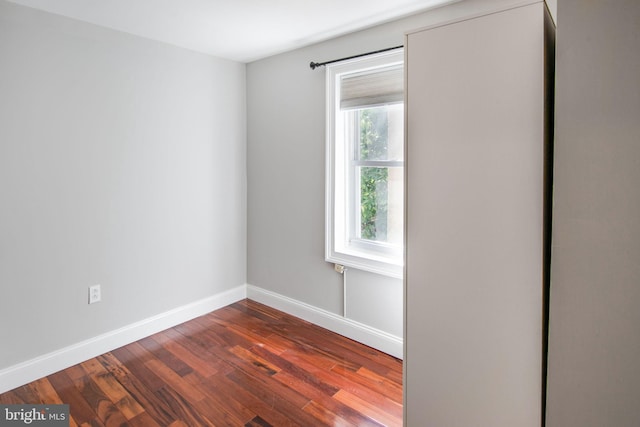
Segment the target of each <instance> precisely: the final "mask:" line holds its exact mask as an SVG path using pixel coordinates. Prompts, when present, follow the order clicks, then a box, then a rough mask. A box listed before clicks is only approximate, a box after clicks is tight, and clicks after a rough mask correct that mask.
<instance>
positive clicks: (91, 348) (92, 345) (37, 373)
mask: <svg viewBox="0 0 640 427" xmlns="http://www.w3.org/2000/svg"><path fill="white" fill-rule="evenodd" d="M246 297H247V288H246V286H245V285H241V286H238V287H236V288H233V289H230V290H228V291H225V292H221V293H219V294H216V295H213V296H211V297H208V298H204V299H202V300H200V301H195V302H193V303H191V304H187V305H184V306H182V307H177V308H174V309H173V310H169V311H167V312H165V313H161V314H158V315H156V316H153V317H149V318H147V319H144V320H141V321H139V322H135V323H132V324H130V325H127V326H124V327H122V328H119V329H116V330H114V331H111V332H107V333H105V334H102V335H99V336H97V337H94V338H90V339H88V340H85V341H82V342H79V343H76V344H73V345H71V346H68V347H65V348H63V349H60V350H57V351H54V352H51V353H48V354H45V355H42V356H39V357H36V358H34V359H31V360H27V361H26V362H22V363H19V364H17V365H13V366H10V367H8V368H5V369H2V370H0V393H4V392H6V391H9V390H12V389H14V388H16V387H19V386H21V385H23V384H27V383H29V382H31V381H34V380H37V379H39V378H42V377H45V376H47V375H51V374H53V373H55V372H58V371H60V370H62V369H65V368H68V367H70V366H73V365H75V364H78V363H80V362H84V361H85V360H88V359H91V358H93V357H96V356H99V355H101V354H104V353H107V352H109V351H111V350H114V349H116V348H119V347H122V346H124V345H127V344H130V343H132V342H134V341H137V340H140V339H142V338H145V337H148V336H150V335H153V334H155V333H157V332H160V331H163V330H165V329H168V328H171V327H173V326H176V325H179V324H180V323H184V322H186V321H188V320H191V319H194V318H196V317H198V316H202V315H204V314H207V313H210V312H211V311H214V310H217V309H219V308H222V307H225V306H227V305H229V304H232V303H234V302H236V301H240V300H242V299H244V298H246Z"/></svg>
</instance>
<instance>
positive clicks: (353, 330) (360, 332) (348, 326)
mask: <svg viewBox="0 0 640 427" xmlns="http://www.w3.org/2000/svg"><path fill="white" fill-rule="evenodd" d="M247 298H249V299H252V300H254V301H257V302H260V303H262V304H265V305H268V306H269V307H273V308H275V309H278V310H280V311H284V312H285V313H288V314H291V315H293V316H296V317H299V318H301V319H304V320H306V321H308V322H311V323H313V324H315V325H318V326H322V327H323V328H325V329H329V330H330V331H333V332H335V333H338V334H340V335H344V336H345V337H347V338H351V339H353V340H355V341H358V342H361V343H363V344H366V345H368V346H369V347H373V348H375V349H377V350H380V351H382V352H385V353H387V354H390V355H392V356H394V357H397V358H399V359H402V357H403V339H402V338H401V337H397V336H395V335H391V334H389V333H386V332H384V331H380V330H378V329H375V328H372V327H370V326H367V325H364V324H362V323H359V322H356V321H354V320H351V319H348V318H345V317H342V316H339V315H337V314H334V313H331V312H329V311H326V310H323V309H321V308H318V307H314V306H312V305H309V304H306V303H304V302H301V301H297V300H294V299H292V298H289V297H286V296H284V295H280V294H277V293H275V292H271V291H267V290H265V289H262V288H259V287H257V286H253V285H247Z"/></svg>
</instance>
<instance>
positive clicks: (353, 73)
mask: <svg viewBox="0 0 640 427" xmlns="http://www.w3.org/2000/svg"><path fill="white" fill-rule="evenodd" d="M403 72H404V71H403V52H402V50H394V51H392V52H391V53H389V52H386V53H382V54H376V55H371V56H367V57H364V58H359V59H355V60H350V61H345V62H340V63H338V64H335V65H331V66H329V67H328V68H327V193H326V194H327V201H326V205H327V216H326V218H327V224H326V251H325V252H326V260H327V261H329V262H334V263H338V264H343V265H346V266H351V267H355V268H359V269H362V270H367V271H372V272H375V273H380V274H385V275H389V276H394V277H401V276H402V264H403V261H402V256H403V242H404V239H403V232H404V225H403V217H404V212H403V207H404V104H403V100H404V91H403V89H404V84H403Z"/></svg>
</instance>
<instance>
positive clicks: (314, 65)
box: [309, 61, 318, 70]
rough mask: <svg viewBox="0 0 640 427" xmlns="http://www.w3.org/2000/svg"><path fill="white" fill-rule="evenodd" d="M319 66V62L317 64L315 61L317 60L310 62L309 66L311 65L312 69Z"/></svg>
mask: <svg viewBox="0 0 640 427" xmlns="http://www.w3.org/2000/svg"><path fill="white" fill-rule="evenodd" d="M317 66H318V64H317V63H315V62H313V61H311V62H310V63H309V67H311V69H312V70H315V69H316V67H317Z"/></svg>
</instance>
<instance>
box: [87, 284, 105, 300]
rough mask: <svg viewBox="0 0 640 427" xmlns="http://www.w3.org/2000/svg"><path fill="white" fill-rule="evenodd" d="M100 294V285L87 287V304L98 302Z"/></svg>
mask: <svg viewBox="0 0 640 427" xmlns="http://www.w3.org/2000/svg"><path fill="white" fill-rule="evenodd" d="M101 294H102V293H101V292H100V285H93V286H89V304H94V303H96V302H100V299H101V298H102V295H101Z"/></svg>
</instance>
